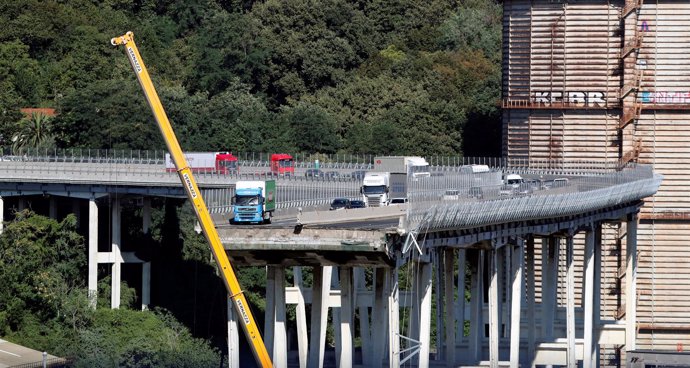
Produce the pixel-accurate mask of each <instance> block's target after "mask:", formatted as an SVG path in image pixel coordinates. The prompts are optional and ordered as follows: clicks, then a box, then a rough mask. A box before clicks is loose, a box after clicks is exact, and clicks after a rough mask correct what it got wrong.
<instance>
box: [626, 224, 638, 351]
mask: <svg viewBox="0 0 690 368" xmlns="http://www.w3.org/2000/svg"><path fill="white" fill-rule="evenodd" d="M625 241H626V250H625V322H626V326H625V351H631V350H635V348H636V341H635V340H636V338H637V333H636V325H637V214H632V215H629V216H628V221H627V236H626V238H625Z"/></svg>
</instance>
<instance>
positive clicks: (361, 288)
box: [352, 267, 380, 367]
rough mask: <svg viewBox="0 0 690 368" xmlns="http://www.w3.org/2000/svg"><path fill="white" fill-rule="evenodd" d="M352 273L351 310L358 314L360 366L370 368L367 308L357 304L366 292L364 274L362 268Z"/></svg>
mask: <svg viewBox="0 0 690 368" xmlns="http://www.w3.org/2000/svg"><path fill="white" fill-rule="evenodd" d="M353 272H354V273H353V275H352V278H353V280H354V281H353V286H354V292H353V293H352V300H353V302H352V305H353V308H358V310H357V312H358V313H359V336H360V339H361V342H362V364H363V365H364V366H366V367H370V366H371V365H372V363H371V361H372V360H371V359H372V356H373V355H374V351H373V344H372V342H371V325H370V323H369V307H367V306H364V305H361V304H362V303H360V302H359V295H361V293H362V292H365V291H367V286H366V276H365V274H364V268H363V267H355V268H354V269H353ZM374 272H376V270H374ZM373 277H374V280H375V279H376V275H374V276H373ZM379 365H380V363H379Z"/></svg>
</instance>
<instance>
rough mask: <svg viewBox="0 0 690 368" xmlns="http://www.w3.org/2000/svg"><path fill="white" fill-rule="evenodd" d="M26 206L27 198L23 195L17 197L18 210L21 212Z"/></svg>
mask: <svg viewBox="0 0 690 368" xmlns="http://www.w3.org/2000/svg"><path fill="white" fill-rule="evenodd" d="M25 208H26V200H25V199H24V198H23V197H19V198H18V199H17V210H18V211H20V212H21V211H24V209H25Z"/></svg>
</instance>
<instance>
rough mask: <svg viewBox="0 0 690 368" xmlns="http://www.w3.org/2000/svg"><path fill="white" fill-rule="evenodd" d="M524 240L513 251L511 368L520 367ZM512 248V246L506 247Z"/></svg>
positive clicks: (520, 240)
mask: <svg viewBox="0 0 690 368" xmlns="http://www.w3.org/2000/svg"><path fill="white" fill-rule="evenodd" d="M523 243H524V240H523V239H522V238H518V240H517V246H516V247H515V248H514V249H513V251H512V258H513V259H512V271H513V272H512V280H511V282H512V284H513V285H512V286H513V292H512V294H511V297H510V301H511V309H510V324H511V326H510V367H511V368H518V367H519V366H520V310H521V307H522V298H523V296H524V291H523V290H524V288H525V279H524V277H523V274H522V267H523V245H524V244H523ZM506 247H511V245H506Z"/></svg>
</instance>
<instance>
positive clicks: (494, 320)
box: [488, 248, 500, 368]
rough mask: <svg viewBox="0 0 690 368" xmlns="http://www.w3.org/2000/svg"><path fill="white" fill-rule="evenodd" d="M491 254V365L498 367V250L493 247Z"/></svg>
mask: <svg viewBox="0 0 690 368" xmlns="http://www.w3.org/2000/svg"><path fill="white" fill-rule="evenodd" d="M488 252H489V254H490V256H489V272H490V278H489V367H490V368H498V342H499V338H500V330H499V325H498V313H499V311H498V264H499V263H498V262H499V258H498V251H497V250H496V249H495V248H493V249H491V250H490V251H488Z"/></svg>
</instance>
